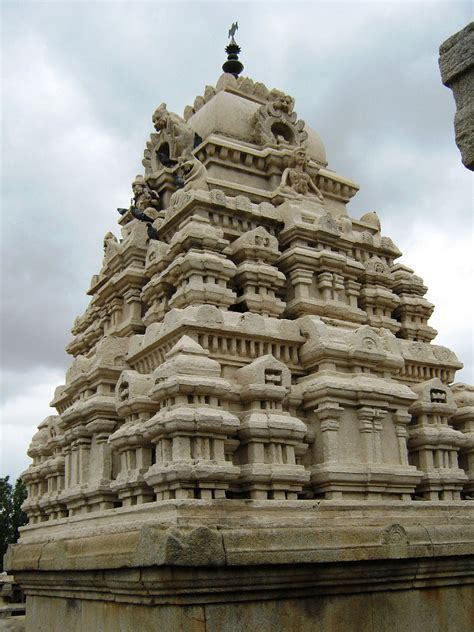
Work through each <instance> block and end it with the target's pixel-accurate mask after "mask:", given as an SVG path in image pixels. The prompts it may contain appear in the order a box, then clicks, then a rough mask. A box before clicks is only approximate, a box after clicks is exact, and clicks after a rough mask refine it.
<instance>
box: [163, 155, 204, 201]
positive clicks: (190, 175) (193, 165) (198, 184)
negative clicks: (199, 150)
mask: <svg viewBox="0 0 474 632" xmlns="http://www.w3.org/2000/svg"><path fill="white" fill-rule="evenodd" d="M178 173H179V174H180V175H181V177H182V178H183V180H184V185H183V187H182V188H181V189H178V190H177V191H175V192H174V193H173V194H172V196H171V198H170V206H179V205H180V202H181V200H182V199H183V194H185V193H186V192H188V191H190V190H191V189H195V190H199V191H208V190H209V187H208V184H207V170H206V167H205V166H204V165H203V164H202V162H200V161H199V160H198V159H197V158H195V157H194V156H193V155H190V156H189V158H187V159H182V158H181V159H180V160H179V162H178Z"/></svg>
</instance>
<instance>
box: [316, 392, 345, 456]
mask: <svg viewBox="0 0 474 632" xmlns="http://www.w3.org/2000/svg"><path fill="white" fill-rule="evenodd" d="M342 411H343V408H342V407H341V406H339V404H336V403H335V402H327V403H325V404H321V405H320V406H318V408H317V409H316V410H315V413H316V416H317V418H318V420H319V423H320V426H321V439H322V447H323V461H338V460H339V441H338V436H337V435H338V431H339V426H340V417H341V414H342Z"/></svg>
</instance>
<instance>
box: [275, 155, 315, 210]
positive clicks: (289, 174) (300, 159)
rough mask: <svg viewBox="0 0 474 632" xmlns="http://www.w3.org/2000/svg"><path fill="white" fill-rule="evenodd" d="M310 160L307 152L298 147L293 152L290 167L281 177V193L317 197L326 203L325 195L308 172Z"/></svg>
mask: <svg viewBox="0 0 474 632" xmlns="http://www.w3.org/2000/svg"><path fill="white" fill-rule="evenodd" d="M307 164H308V158H307V156H306V150H305V149H304V148H303V147H298V148H297V149H295V150H294V151H293V154H292V155H291V158H290V163H289V165H288V167H287V168H286V169H285V170H284V172H283V175H282V176H281V183H280V186H279V188H278V189H279V191H280V192H281V193H283V194H285V195H291V196H292V197H295V195H296V196H298V197H299V196H307V195H311V196H316V197H317V198H318V199H319V200H321V202H322V201H324V197H323V194H322V193H321V191H320V190H319V189H318V187H317V186H316V185H315V184H314V182H313V180H312V178H311V176H310V175H309V173H308V172H307V171H306V168H307Z"/></svg>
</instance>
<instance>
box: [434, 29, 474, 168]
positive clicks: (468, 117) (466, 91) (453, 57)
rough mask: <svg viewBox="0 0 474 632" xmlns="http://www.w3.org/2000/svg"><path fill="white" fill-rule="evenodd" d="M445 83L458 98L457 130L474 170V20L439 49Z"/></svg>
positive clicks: (459, 143)
mask: <svg viewBox="0 0 474 632" xmlns="http://www.w3.org/2000/svg"><path fill="white" fill-rule="evenodd" d="M439 67H440V70H441V78H442V80H443V83H444V85H446V86H448V88H451V90H452V91H453V95H454V100H455V101H456V108H457V109H456V114H455V117H454V129H455V133H456V144H457V146H458V147H459V151H460V152H461V156H462V161H463V164H464V165H465V166H466V167H467V168H468V169H470V170H471V171H472V170H474V96H473V95H474V22H471V23H470V24H468V25H467V26H466V27H465V28H463V29H462V31H459V32H458V33H456V34H455V35H452V36H451V37H450V38H449V39H447V40H446V41H445V42H444V43H443V44H442V45H441V47H440V49H439Z"/></svg>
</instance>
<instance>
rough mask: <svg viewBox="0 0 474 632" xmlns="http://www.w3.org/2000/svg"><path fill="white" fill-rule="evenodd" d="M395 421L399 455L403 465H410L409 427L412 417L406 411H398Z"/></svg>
mask: <svg viewBox="0 0 474 632" xmlns="http://www.w3.org/2000/svg"><path fill="white" fill-rule="evenodd" d="M394 419H395V434H396V435H397V442H398V455H399V458H400V463H401V464H402V465H408V448H407V437H408V431H407V426H408V424H409V423H410V421H411V415H410V414H409V413H407V412H406V411H403V410H397V411H396V412H395V414H394Z"/></svg>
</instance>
